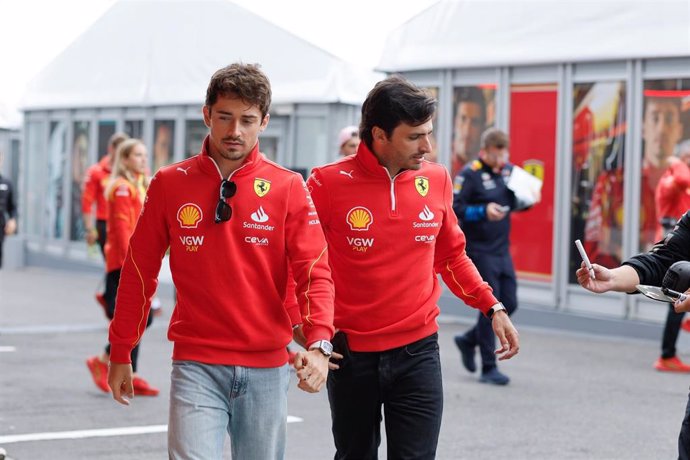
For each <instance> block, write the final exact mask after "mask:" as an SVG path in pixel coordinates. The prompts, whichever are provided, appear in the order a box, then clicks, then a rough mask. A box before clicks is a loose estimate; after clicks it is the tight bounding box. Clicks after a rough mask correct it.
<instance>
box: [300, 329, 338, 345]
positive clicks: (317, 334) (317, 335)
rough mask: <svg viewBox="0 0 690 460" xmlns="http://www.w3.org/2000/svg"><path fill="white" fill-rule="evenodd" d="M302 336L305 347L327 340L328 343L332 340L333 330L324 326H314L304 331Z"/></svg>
mask: <svg viewBox="0 0 690 460" xmlns="http://www.w3.org/2000/svg"><path fill="white" fill-rule="evenodd" d="M304 335H305V337H306V338H307V345H311V344H312V343H314V342H318V341H319V340H328V341H329V342H330V341H331V339H332V338H333V329H332V328H329V327H325V326H314V327H310V328H307V330H305V331H304Z"/></svg>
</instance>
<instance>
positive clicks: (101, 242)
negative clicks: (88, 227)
mask: <svg viewBox="0 0 690 460" xmlns="http://www.w3.org/2000/svg"><path fill="white" fill-rule="evenodd" d="M107 228H108V224H107V222H106V221H104V220H101V219H97V220H96V231H97V232H98V247H100V248H101V254H103V259H105V242H106V236H107V235H106V233H105V232H106V231H107Z"/></svg>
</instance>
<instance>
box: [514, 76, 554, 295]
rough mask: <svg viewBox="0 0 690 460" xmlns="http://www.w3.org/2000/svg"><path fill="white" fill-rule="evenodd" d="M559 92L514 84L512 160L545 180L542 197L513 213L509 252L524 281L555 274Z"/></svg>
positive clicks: (539, 279)
mask: <svg viewBox="0 0 690 460" xmlns="http://www.w3.org/2000/svg"><path fill="white" fill-rule="evenodd" d="M557 95H558V93H557V86H556V85H538V86H536V85H528V86H513V87H512V88H511V95H510V160H511V161H512V162H513V164H516V165H518V166H520V167H522V168H523V169H525V170H526V171H528V172H530V173H532V174H534V175H535V176H537V177H539V178H540V179H542V180H543V181H544V182H543V185H542V191H541V194H542V198H541V202H540V203H538V204H536V205H535V206H534V207H532V208H531V209H529V210H527V211H524V212H516V213H513V214H512V217H511V219H512V223H511V225H512V230H511V235H510V252H511V254H512V256H513V263H514V264H515V271H516V272H517V276H518V278H519V279H523V280H534V281H545V282H550V281H551V278H552V273H551V259H552V254H553V216H554V203H553V197H554V175H555V171H556V116H557V114H556V111H557V107H556V106H557V102H558V101H557Z"/></svg>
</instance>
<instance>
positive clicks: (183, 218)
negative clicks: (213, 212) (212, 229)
mask: <svg viewBox="0 0 690 460" xmlns="http://www.w3.org/2000/svg"><path fill="white" fill-rule="evenodd" d="M203 217H204V215H203V213H202V212H201V208H200V207H199V206H197V205H196V204H194V203H186V204H183V205H182V206H180V209H178V210H177V221H178V222H179V223H180V227H182V228H197V226H198V225H199V222H201V220H202V219H203Z"/></svg>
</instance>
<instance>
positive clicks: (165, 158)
mask: <svg viewBox="0 0 690 460" xmlns="http://www.w3.org/2000/svg"><path fill="white" fill-rule="evenodd" d="M153 129H154V136H153V172H154V173H155V172H156V171H158V170H159V169H160V168H161V166H166V165H169V164H170V163H172V159H173V146H174V142H175V121H174V120H156V121H155V122H154V123H153Z"/></svg>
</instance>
